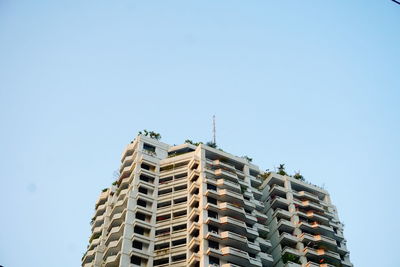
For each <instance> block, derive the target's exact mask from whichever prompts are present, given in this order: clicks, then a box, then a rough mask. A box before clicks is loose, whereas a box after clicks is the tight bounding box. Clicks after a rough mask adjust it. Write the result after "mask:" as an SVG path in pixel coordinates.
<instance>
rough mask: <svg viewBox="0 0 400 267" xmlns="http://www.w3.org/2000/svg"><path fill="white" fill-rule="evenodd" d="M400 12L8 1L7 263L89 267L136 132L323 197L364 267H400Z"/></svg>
mask: <svg viewBox="0 0 400 267" xmlns="http://www.w3.org/2000/svg"><path fill="white" fill-rule="evenodd" d="M399 48H400V5H396V4H395V3H394V2H392V1H390V0H381V1H372V0H354V1H348V0H337V1H315V0H314V1H311V0H305V1H256V0H255V1H243V0H242V1H237V0H219V1H215V0H214V1H211V0H204V1H174V0H170V1H134V0H118V1H105V0H96V1H94V0H68V1H45V0H35V1H24V0H20V1H18V0H14V1H11V0H0V126H1V131H0V187H1V188H2V194H1V195H0V201H1V204H2V208H1V211H2V212H1V215H0V216H1V220H0V229H1V230H0V265H3V266H5V267H26V266H32V267H54V266H57V267H72V266H80V261H81V256H82V255H83V253H84V252H85V249H86V245H87V244H88V239H89V237H90V218H91V217H92V216H93V212H94V205H95V201H96V200H97V197H98V195H99V193H100V191H101V190H102V189H103V188H105V187H107V186H109V185H110V184H111V183H112V182H113V181H114V179H115V177H114V174H113V173H114V171H115V170H117V169H118V168H119V164H120V162H119V161H120V156H121V153H122V151H123V149H124V147H125V145H126V144H128V143H129V142H130V141H131V140H132V139H133V138H134V137H135V136H136V135H137V132H138V131H139V130H142V129H149V130H154V131H156V132H159V133H160V134H161V135H162V141H163V142H165V143H169V144H180V143H183V142H184V140H185V139H192V140H194V141H209V140H211V138H212V115H214V114H215V115H216V121H217V127H216V128H217V129H216V131H217V143H218V145H219V146H220V147H221V148H223V149H224V150H225V151H228V152H230V153H232V154H235V155H239V156H240V155H247V156H249V157H251V158H253V162H254V163H255V164H257V165H258V166H260V168H261V169H272V170H273V169H274V167H276V166H278V165H279V164H280V163H284V164H286V166H287V170H288V172H289V173H294V171H298V170H300V171H301V173H302V174H303V175H304V177H305V179H306V180H307V181H309V182H312V183H314V184H317V185H320V186H324V188H325V189H327V190H328V191H329V192H330V194H331V198H332V201H333V202H334V204H335V205H336V206H337V208H338V211H339V217H340V219H341V220H342V221H343V222H344V223H345V232H344V234H345V237H346V239H347V240H348V242H347V245H348V248H349V250H350V253H351V254H350V259H351V261H352V262H353V263H354V265H355V266H356V267H376V266H385V267H391V266H398V259H397V258H396V257H394V255H397V254H398V253H397V251H398V240H399V238H400V234H399V231H398V226H399V220H400V213H399V211H400V208H399V203H400V201H399V199H398V198H397V195H398V188H399V187H400V182H399V179H398V173H399V169H398V167H399V166H400V157H399V156H400V155H399V154H400V138H399V130H400V105H399V100H400V92H399V90H400V78H399V77H400V75H399V70H400V68H399V64H400V49H399Z"/></svg>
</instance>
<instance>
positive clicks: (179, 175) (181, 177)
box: [174, 173, 187, 180]
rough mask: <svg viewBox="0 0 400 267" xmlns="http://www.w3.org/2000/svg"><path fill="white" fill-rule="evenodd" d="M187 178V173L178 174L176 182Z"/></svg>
mask: <svg viewBox="0 0 400 267" xmlns="http://www.w3.org/2000/svg"><path fill="white" fill-rule="evenodd" d="M186 177H187V175H186V173H181V174H178V175H175V178H174V179H175V180H179V179H183V178H186Z"/></svg>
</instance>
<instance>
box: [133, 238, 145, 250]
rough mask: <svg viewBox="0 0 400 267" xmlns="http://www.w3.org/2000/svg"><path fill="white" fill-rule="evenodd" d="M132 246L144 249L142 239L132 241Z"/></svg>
mask: <svg viewBox="0 0 400 267" xmlns="http://www.w3.org/2000/svg"><path fill="white" fill-rule="evenodd" d="M132 247H133V248H136V249H140V250H142V249H143V243H142V242H140V241H137V240H134V241H133V242H132Z"/></svg>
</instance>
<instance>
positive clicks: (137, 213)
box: [135, 212, 146, 221]
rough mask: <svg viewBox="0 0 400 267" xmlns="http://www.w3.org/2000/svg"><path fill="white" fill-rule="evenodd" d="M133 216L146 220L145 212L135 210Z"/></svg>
mask: <svg viewBox="0 0 400 267" xmlns="http://www.w3.org/2000/svg"><path fill="white" fill-rule="evenodd" d="M135 218H136V219H138V220H142V221H146V214H143V213H141V212H136V216H135Z"/></svg>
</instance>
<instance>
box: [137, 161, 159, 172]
mask: <svg viewBox="0 0 400 267" xmlns="http://www.w3.org/2000/svg"><path fill="white" fill-rule="evenodd" d="M140 167H141V168H142V169H144V170H147V171H151V172H154V171H155V169H156V167H154V166H153V165H150V164H147V163H142V164H141V165H140Z"/></svg>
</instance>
